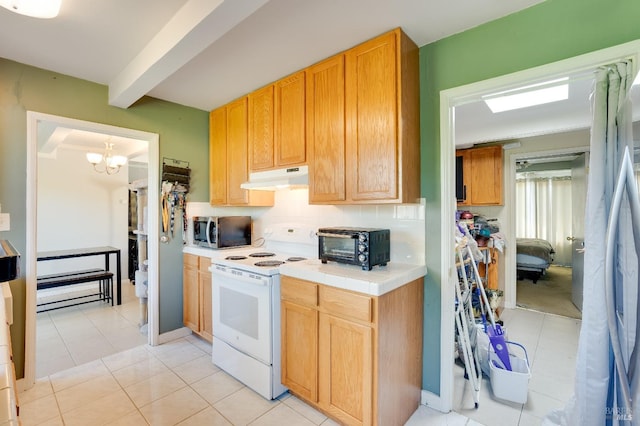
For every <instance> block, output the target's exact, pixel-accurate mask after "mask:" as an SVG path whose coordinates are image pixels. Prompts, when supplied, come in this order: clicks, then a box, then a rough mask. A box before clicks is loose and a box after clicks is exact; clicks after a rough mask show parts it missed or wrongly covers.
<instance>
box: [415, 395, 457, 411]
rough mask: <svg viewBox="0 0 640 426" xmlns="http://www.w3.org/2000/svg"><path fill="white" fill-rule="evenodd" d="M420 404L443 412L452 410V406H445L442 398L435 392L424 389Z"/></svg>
mask: <svg viewBox="0 0 640 426" xmlns="http://www.w3.org/2000/svg"><path fill="white" fill-rule="evenodd" d="M420 404H422V405H426V406H427V407H429V408H433V409H434V410H437V411H440V412H441V413H445V414H446V413H448V412H450V411H451V407H445V406H444V404H443V402H442V398H440V397H439V396H438V395H436V394H435V393H433V392H429V391H426V390H424V389H422V392H421V395H420Z"/></svg>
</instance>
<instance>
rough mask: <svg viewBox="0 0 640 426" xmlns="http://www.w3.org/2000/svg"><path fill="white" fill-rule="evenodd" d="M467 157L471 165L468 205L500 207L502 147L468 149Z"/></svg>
mask: <svg viewBox="0 0 640 426" xmlns="http://www.w3.org/2000/svg"><path fill="white" fill-rule="evenodd" d="M467 155H468V157H469V162H470V163H471V173H470V176H469V180H470V181H471V190H469V188H467V199H468V201H469V204H470V205H472V206H481V205H502V192H503V191H502V146H500V145H494V146H488V147H483V148H474V149H470V150H469V152H468V154H467Z"/></svg>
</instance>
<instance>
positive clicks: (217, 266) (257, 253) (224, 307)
mask: <svg viewBox="0 0 640 426" xmlns="http://www.w3.org/2000/svg"><path fill="white" fill-rule="evenodd" d="M314 255H315V256H316V257H317V239H316V237H315V230H314V229H311V228H308V227H300V226H278V227H274V228H270V229H267V230H266V231H265V244H264V246H262V247H258V248H250V249H246V250H240V249H238V250H233V252H232V253H229V255H227V256H224V257H221V258H218V259H214V260H213V264H212V265H211V275H212V286H213V296H212V298H213V300H212V307H213V308H212V310H213V346H212V359H213V362H214V363H215V364H216V365H217V366H218V367H220V368H221V369H223V370H224V371H226V372H227V373H229V374H230V375H231V376H233V377H235V378H236V379H238V380H239V381H241V382H243V383H244V384H246V385H247V386H248V387H250V388H252V389H253V390H255V391H256V392H257V393H259V394H260V395H262V396H263V397H265V398H267V399H275V398H277V397H278V396H279V395H280V394H282V393H283V392H285V391H286V390H287V388H286V387H284V386H283V385H282V383H281V381H280V273H279V267H280V266H281V265H282V264H284V263H286V262H297V261H301V260H304V259H307V258H313V256H314Z"/></svg>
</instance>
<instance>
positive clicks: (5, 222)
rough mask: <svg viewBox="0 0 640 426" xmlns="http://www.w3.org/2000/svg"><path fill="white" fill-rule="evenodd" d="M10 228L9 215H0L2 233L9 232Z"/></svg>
mask: <svg viewBox="0 0 640 426" xmlns="http://www.w3.org/2000/svg"><path fill="white" fill-rule="evenodd" d="M10 227H11V224H10V221H9V213H0V231H9V230H10Z"/></svg>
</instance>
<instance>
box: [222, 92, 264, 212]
mask: <svg viewBox="0 0 640 426" xmlns="http://www.w3.org/2000/svg"><path fill="white" fill-rule="evenodd" d="M247 115H248V114H247V97H243V98H241V99H238V100H236V101H233V102H231V103H229V104H227V105H225V106H224V107H221V108H218V109H216V110H213V111H211V113H210V115H209V125H210V128H209V133H210V134H209V163H210V169H209V179H210V180H209V188H210V189H209V192H210V203H211V204H212V205H227V206H273V199H274V198H273V192H269V191H248V190H246V189H242V188H241V187H240V185H241V184H242V183H244V182H246V181H247V180H248V178H249V162H248V161H249V160H248V153H249V148H248V128H247Z"/></svg>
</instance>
